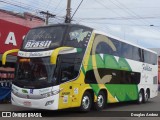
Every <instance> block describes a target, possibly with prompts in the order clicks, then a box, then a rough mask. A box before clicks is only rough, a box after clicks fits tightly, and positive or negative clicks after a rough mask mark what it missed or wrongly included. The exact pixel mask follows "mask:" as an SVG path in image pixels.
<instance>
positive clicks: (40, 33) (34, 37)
mask: <svg viewBox="0 0 160 120" xmlns="http://www.w3.org/2000/svg"><path fill="white" fill-rule="evenodd" d="M64 32H65V26H54V27H42V28H36V29H32V30H30V31H29V33H28V34H27V36H26V37H25V39H24V43H23V46H22V49H25V50H30V49H32V50H33V49H38V50H40V49H47V48H57V47H59V46H60V45H61V42H62V40H63V36H64Z"/></svg>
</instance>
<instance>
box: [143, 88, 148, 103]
mask: <svg viewBox="0 0 160 120" xmlns="http://www.w3.org/2000/svg"><path fill="white" fill-rule="evenodd" d="M148 99H149V92H148V91H147V92H146V94H145V99H144V103H145V102H147V101H148Z"/></svg>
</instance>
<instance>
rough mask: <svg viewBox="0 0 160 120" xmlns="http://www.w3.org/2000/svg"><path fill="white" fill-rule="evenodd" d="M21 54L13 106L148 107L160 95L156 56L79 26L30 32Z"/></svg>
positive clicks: (48, 27)
mask: <svg viewBox="0 0 160 120" xmlns="http://www.w3.org/2000/svg"><path fill="white" fill-rule="evenodd" d="M12 52H18V54H17V56H18V58H17V67H16V70H15V79H14V81H13V84H12V93H11V101H12V104H13V105H17V106H23V107H30V108H39V109H49V110H58V109H64V108H74V107H79V108H80V110H81V111H89V110H90V109H91V106H94V108H95V109H96V110H101V109H103V108H104V106H105V105H106V104H108V103H116V102H124V101H137V102H138V103H145V102H147V101H148V99H149V98H153V97H156V96H157V94H158V80H157V75H158V65H157V54H156V53H155V52H153V51H151V50H148V49H145V48H143V47H140V46H137V45H134V44H131V43H129V42H126V41H124V40H121V39H118V38H116V37H113V36H111V35H108V34H106V33H103V32H100V31H97V30H95V29H92V28H89V27H86V26H83V25H77V24H56V25H49V26H43V27H37V28H33V29H31V30H30V31H29V32H28V34H27V35H26V37H25V38H24V41H23V44H22V46H21V48H20V49H19V50H17V49H14V50H10V51H7V52H5V53H4V54H3V57H2V62H3V64H5V61H6V56H7V54H10V53H12Z"/></svg>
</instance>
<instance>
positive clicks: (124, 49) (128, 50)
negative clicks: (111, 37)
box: [121, 43, 133, 59]
mask: <svg viewBox="0 0 160 120" xmlns="http://www.w3.org/2000/svg"><path fill="white" fill-rule="evenodd" d="M132 48H133V47H132V46H131V45H128V44H126V43H122V44H121V55H122V57H124V58H128V59H132Z"/></svg>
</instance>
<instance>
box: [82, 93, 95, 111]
mask: <svg viewBox="0 0 160 120" xmlns="http://www.w3.org/2000/svg"><path fill="white" fill-rule="evenodd" d="M91 106H92V99H91V94H90V93H89V92H88V91H86V92H85V93H84V95H83V97H82V101H81V106H80V111H82V112H88V111H90V109H91Z"/></svg>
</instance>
